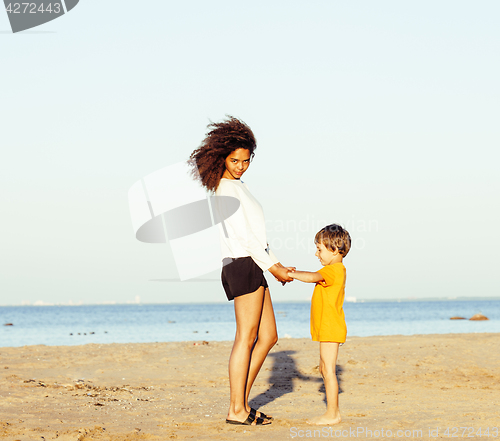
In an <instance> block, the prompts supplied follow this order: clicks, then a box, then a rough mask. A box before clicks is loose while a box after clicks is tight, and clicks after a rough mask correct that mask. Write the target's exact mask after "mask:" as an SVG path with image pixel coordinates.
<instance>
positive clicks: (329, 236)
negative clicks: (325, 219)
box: [314, 224, 351, 257]
mask: <svg viewBox="0 0 500 441" xmlns="http://www.w3.org/2000/svg"><path fill="white" fill-rule="evenodd" d="M314 243H322V244H323V245H324V246H325V247H326V248H327V249H329V250H330V251H335V250H338V251H339V254H340V255H341V256H342V257H345V256H346V255H347V253H348V252H349V250H350V249H351V236H349V233H348V232H347V230H345V229H344V228H342V227H341V226H340V225H337V224H331V225H327V226H326V227H324V228H322V229H321V230H319V231H318V232H317V233H316V236H315V237H314Z"/></svg>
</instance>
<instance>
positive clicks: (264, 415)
mask: <svg viewBox="0 0 500 441" xmlns="http://www.w3.org/2000/svg"><path fill="white" fill-rule="evenodd" d="M252 412H253V413H254V414H255V415H257V411H256V410H255V409H254V408H253V407H251V408H250V413H252ZM259 412H260V418H264V419H265V420H269V421H273V420H274V417H270V416H267V415H266V414H265V413H264V412H262V411H261V410H259Z"/></svg>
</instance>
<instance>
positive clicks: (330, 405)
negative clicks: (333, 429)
mask: <svg viewBox="0 0 500 441" xmlns="http://www.w3.org/2000/svg"><path fill="white" fill-rule="evenodd" d="M314 242H315V244H316V249H317V251H316V254H315V256H316V257H318V259H319V261H320V262H321V265H323V268H322V269H320V270H319V271H317V272H315V273H312V272H307V271H293V272H289V273H288V275H289V276H290V277H292V278H294V279H297V280H300V281H301V282H306V283H315V284H316V286H315V287H314V292H313V296H312V300H311V336H312V339H313V341H319V342H320V343H319V356H320V362H319V371H320V373H321V376H322V377H323V381H324V383H325V391H326V402H327V406H326V412H325V414H324V415H321V416H319V417H315V418H313V419H311V420H310V421H308V423H310V424H328V425H332V424H338V423H340V421H341V420H342V419H341V417H340V410H339V397H338V393H339V385H338V383H337V376H336V374H335V365H336V363H337V354H338V351H339V344H340V343H344V342H345V338H346V334H347V328H346V324H345V315H344V310H343V309H342V304H343V303H344V294H345V293H344V290H345V267H344V264H343V263H342V259H343V258H344V257H345V256H346V254H347V253H348V252H349V249H350V248H351V237H350V236H349V233H348V232H347V231H346V230H344V229H343V228H342V227H341V226H340V225H336V224H332V225H328V226H326V227H325V228H323V229H321V230H320V231H319V232H318V233H317V234H316V237H315V238H314Z"/></svg>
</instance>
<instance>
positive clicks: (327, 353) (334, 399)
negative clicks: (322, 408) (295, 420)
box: [308, 341, 342, 425]
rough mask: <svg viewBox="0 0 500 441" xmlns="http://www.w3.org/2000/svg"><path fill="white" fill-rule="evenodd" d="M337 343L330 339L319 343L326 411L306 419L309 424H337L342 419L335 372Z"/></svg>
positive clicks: (320, 368)
mask: <svg viewBox="0 0 500 441" xmlns="http://www.w3.org/2000/svg"><path fill="white" fill-rule="evenodd" d="M338 353H339V344H338V343H335V342H331V341H322V342H320V343H319V356H320V360H319V371H320V373H321V376H322V377H323V381H324V382H325V392H326V412H325V413H324V414H323V415H321V416H319V417H315V418H312V419H311V420H309V421H308V423H309V424H328V425H333V424H338V423H340V422H341V421H342V418H341V417H340V410H339V384H338V382H337V375H336V373H335V370H336V369H335V366H336V364H337V355H338Z"/></svg>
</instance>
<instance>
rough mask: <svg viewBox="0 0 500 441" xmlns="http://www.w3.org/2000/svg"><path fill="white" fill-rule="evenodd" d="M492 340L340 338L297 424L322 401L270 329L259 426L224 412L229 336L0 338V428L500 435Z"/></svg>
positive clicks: (307, 364)
mask: <svg viewBox="0 0 500 441" xmlns="http://www.w3.org/2000/svg"><path fill="white" fill-rule="evenodd" d="M499 342H500V334H448V335H425V336H422V335H418V336H389V337H363V338H360V337H350V338H348V340H347V342H346V344H345V345H344V346H343V347H341V348H340V355H339V363H338V372H337V373H338V378H339V384H340V389H341V393H340V397H339V398H340V409H341V412H342V417H343V421H342V423H340V424H339V425H337V426H333V427H328V426H326V427H317V426H316V427H313V426H309V425H307V424H306V419H307V418H310V417H312V416H315V415H319V414H322V413H323V412H324V410H325V402H324V399H325V397H324V392H323V387H322V381H321V379H320V376H319V372H318V354H319V353H318V343H314V342H312V341H310V340H307V339H282V340H280V341H279V342H278V344H277V345H276V346H275V348H273V350H272V351H271V353H270V355H269V357H268V359H267V360H266V362H265V364H264V366H263V368H262V371H261V373H260V375H259V377H258V378H257V381H256V384H255V386H254V388H253V393H252V395H251V405H253V406H254V407H258V408H261V409H262V410H263V411H264V412H266V413H268V414H271V415H273V416H274V417H275V421H274V422H273V423H272V424H271V425H270V426H265V427H248V426H241V427H240V426H231V425H228V424H225V418H226V412H227V405H228V396H229V384H228V378H227V360H228V357H229V353H230V351H231V344H232V343H231V342H209V343H208V344H203V342H201V341H200V342H196V343H194V342H182V343H149V344H106V345H98V344H88V345H83V346H59V347H55V346H25V347H20V348H1V349H0V375H1V382H0V398H1V400H0V439H5V440H22V441H24V440H52V439H57V440H60V441H66V440H75V441H76V440H80V441H82V440H170V439H196V440H198V439H200V440H204V439H217V440H239V439H245V440H269V439H272V440H281V439H305V438H307V439H311V438H321V439H335V438H337V439H350V438H359V439H386V438H390V437H392V438H399V439H450V438H459V439H464V438H466V437H467V435H468V438H471V437H475V438H479V434H481V435H482V436H481V438H482V439H485V438H487V439H500V434H499V433H498V429H496V433H497V437H494V434H495V429H494V428H495V427H496V428H500V400H499V398H500V359H499V358H500V356H499V351H498V349H499ZM438 428H439V429H438ZM463 428H467V429H465V432H464V429H463ZM487 428H489V435H490V436H489V437H486V436H485V433H486V429H487ZM447 429H448V431H447ZM314 430H316V431H315V432H314ZM479 430H481V432H478V431H479ZM370 431H371V432H370ZM453 435H455V436H453ZM471 435H473V436H471Z"/></svg>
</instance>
